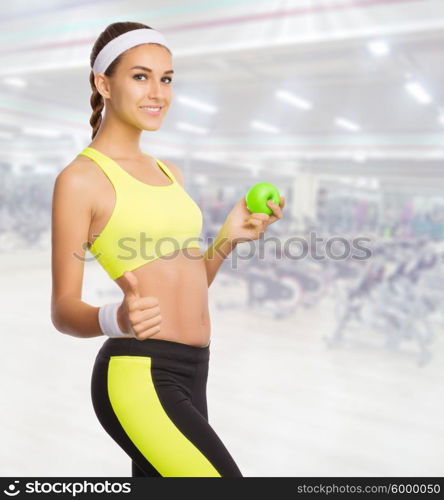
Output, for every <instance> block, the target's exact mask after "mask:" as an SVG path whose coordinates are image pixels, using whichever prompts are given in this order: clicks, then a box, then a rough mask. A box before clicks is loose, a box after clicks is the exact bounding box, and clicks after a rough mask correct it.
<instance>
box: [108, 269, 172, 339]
mask: <svg viewBox="0 0 444 500" xmlns="http://www.w3.org/2000/svg"><path fill="white" fill-rule="evenodd" d="M123 276H124V278H125V281H126V286H125V287H124V294H125V296H124V299H123V301H122V304H121V305H120V306H119V309H118V310H117V321H118V323H119V326H120V328H121V330H122V331H124V332H127V333H128V334H129V335H132V336H133V337H135V338H137V339H139V340H144V339H147V338H149V337H151V336H152V335H155V334H156V333H158V332H159V331H160V323H161V320H162V316H161V315H160V307H159V299H158V298H157V297H153V296H144V297H141V296H140V293H139V282H138V280H137V277H136V275H135V274H134V273H133V272H131V271H126V272H125V273H124V274H123Z"/></svg>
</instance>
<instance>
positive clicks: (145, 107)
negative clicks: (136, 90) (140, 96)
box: [141, 106, 160, 111]
mask: <svg viewBox="0 0 444 500" xmlns="http://www.w3.org/2000/svg"><path fill="white" fill-rule="evenodd" d="M141 108H142V109H149V110H150V111H159V110H160V108H150V107H148V106H141Z"/></svg>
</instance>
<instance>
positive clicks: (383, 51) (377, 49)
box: [367, 40, 390, 57]
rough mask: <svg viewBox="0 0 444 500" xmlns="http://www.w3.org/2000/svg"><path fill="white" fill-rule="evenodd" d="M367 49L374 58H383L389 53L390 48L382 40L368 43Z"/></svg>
mask: <svg viewBox="0 0 444 500" xmlns="http://www.w3.org/2000/svg"><path fill="white" fill-rule="evenodd" d="M367 48H368V50H369V51H370V52H371V53H372V54H373V55H374V56H378V57H381V56H385V55H387V54H388V53H389V52H390V47H389V45H388V43H387V42H385V41H384V40H374V41H372V42H368V44H367Z"/></svg>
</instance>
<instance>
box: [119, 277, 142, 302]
mask: <svg viewBox="0 0 444 500" xmlns="http://www.w3.org/2000/svg"><path fill="white" fill-rule="evenodd" d="M123 276H124V278H125V280H126V284H127V286H126V289H125V295H126V296H127V297H128V296H131V297H134V298H137V299H138V298H139V297H140V294H139V280H138V279H137V276H136V275H135V274H134V273H133V272H131V271H126V272H125V273H123Z"/></svg>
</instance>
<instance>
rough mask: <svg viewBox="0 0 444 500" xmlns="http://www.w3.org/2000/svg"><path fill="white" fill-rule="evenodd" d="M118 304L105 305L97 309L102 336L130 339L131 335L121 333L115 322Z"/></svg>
mask: <svg viewBox="0 0 444 500" xmlns="http://www.w3.org/2000/svg"><path fill="white" fill-rule="evenodd" d="M120 304H121V303H120V302H116V303H114V304H105V305H104V306H101V307H100V308H99V323H100V328H101V329H102V332H103V334H104V335H108V337H131V335H128V334H126V333H125V332H122V330H121V329H120V327H119V323H118V322H117V309H118V308H119V306H120Z"/></svg>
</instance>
